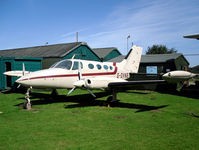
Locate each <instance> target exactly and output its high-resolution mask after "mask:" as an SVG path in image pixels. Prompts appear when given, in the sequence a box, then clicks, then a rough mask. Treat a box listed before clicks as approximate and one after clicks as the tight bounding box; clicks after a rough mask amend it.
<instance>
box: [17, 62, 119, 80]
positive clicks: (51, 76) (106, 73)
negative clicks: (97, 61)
mask: <svg viewBox="0 0 199 150" xmlns="http://www.w3.org/2000/svg"><path fill="white" fill-rule="evenodd" d="M113 66H115V70H114V71H113V72H101V73H84V74H82V76H100V75H115V74H116V73H117V67H116V63H113ZM76 76H78V74H64V75H50V76H39V77H32V78H26V79H22V80H20V81H25V80H33V79H42V78H62V77H76Z"/></svg>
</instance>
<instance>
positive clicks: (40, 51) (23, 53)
mask: <svg viewBox="0 0 199 150" xmlns="http://www.w3.org/2000/svg"><path fill="white" fill-rule="evenodd" d="M81 45H86V43H84V42H75V43H63V44H55V45H45V46H36V47H26V48H17V49H9V50H0V57H64V56H65V55H66V54H67V53H69V52H70V51H72V50H73V49H75V48H77V47H79V46H81Z"/></svg>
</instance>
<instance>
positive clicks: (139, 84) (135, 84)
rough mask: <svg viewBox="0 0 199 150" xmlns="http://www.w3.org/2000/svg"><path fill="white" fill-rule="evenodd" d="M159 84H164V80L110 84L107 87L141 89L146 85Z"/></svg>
mask: <svg viewBox="0 0 199 150" xmlns="http://www.w3.org/2000/svg"><path fill="white" fill-rule="evenodd" d="M158 83H159V84H161V83H166V81H165V80H140V81H128V82H110V83H109V84H108V87H109V88H110V89H115V88H122V89H123V88H135V89H142V88H143V87H144V86H145V85H147V84H150V85H151V84H158Z"/></svg>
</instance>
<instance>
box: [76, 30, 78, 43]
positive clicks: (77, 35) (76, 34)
mask: <svg viewBox="0 0 199 150" xmlns="http://www.w3.org/2000/svg"><path fill="white" fill-rule="evenodd" d="M76 40H77V42H78V32H77V33H76Z"/></svg>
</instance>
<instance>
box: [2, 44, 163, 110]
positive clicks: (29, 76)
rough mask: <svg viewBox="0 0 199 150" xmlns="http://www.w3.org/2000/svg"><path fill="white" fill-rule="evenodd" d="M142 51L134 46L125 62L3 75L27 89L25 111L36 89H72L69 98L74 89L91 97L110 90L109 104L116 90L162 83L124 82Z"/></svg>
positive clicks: (71, 63)
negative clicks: (96, 92) (98, 91)
mask: <svg viewBox="0 0 199 150" xmlns="http://www.w3.org/2000/svg"><path fill="white" fill-rule="evenodd" d="M141 54H142V48H141V47H137V46H133V47H132V49H131V50H130V51H129V53H128V54H127V56H126V57H125V59H124V60H123V61H122V62H120V63H112V62H97V61H87V60H79V59H66V60H62V61H59V62H57V63H55V64H54V65H53V66H51V67H50V68H49V69H45V70H40V71H35V72H28V71H25V67H24V65H23V71H9V72H5V73H4V74H5V75H9V76H18V77H20V78H19V79H18V80H16V82H17V83H18V84H19V85H22V86H25V87H27V88H28V90H27V92H26V96H25V98H26V101H25V102H24V108H26V109H29V108H31V103H30V98H29V97H30V96H29V92H30V90H31V89H32V88H36V89H37V88H39V89H41V88H42V89H52V90H55V89H71V90H70V91H69V92H68V95H69V94H70V93H72V92H73V91H74V90H75V89H76V88H81V89H86V90H87V91H88V92H89V93H90V94H91V95H92V96H93V97H96V96H95V94H94V93H92V91H91V90H92V89H101V90H104V89H109V90H112V93H113V96H112V97H109V98H108V101H111V102H113V101H116V89H117V88H118V87H120V88H121V87H125V86H133V85H140V84H147V83H160V82H164V80H144V81H127V80H126V79H128V78H129V77H130V73H137V72H138V68H139V64H140V59H141Z"/></svg>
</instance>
